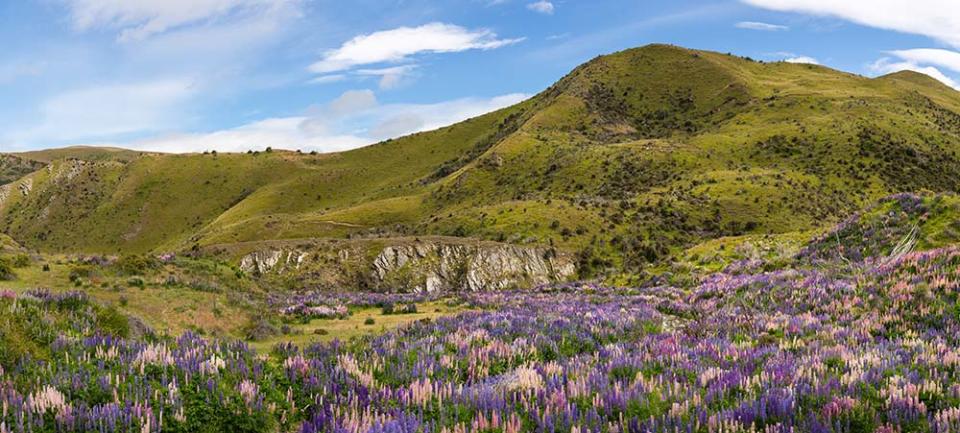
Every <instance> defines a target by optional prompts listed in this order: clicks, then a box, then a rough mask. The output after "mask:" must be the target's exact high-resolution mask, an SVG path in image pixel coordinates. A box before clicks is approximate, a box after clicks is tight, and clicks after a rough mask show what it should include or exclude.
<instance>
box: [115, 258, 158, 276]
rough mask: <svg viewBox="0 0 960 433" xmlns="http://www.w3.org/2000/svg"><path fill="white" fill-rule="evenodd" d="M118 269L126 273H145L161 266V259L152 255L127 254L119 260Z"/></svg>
mask: <svg viewBox="0 0 960 433" xmlns="http://www.w3.org/2000/svg"><path fill="white" fill-rule="evenodd" d="M115 266H116V267H117V270H119V271H120V272H121V273H123V274H125V275H144V274H146V273H147V271H150V270H154V269H157V268H159V267H160V261H158V260H157V259H155V258H153V257H150V256H141V255H126V256H123V257H120V259H119V260H117V262H116V264H115Z"/></svg>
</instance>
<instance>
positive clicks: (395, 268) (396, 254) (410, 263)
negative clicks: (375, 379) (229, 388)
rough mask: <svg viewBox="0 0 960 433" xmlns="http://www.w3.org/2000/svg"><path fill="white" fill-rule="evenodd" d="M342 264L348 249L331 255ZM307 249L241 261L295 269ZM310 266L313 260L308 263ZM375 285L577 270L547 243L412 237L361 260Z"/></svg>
mask: <svg viewBox="0 0 960 433" xmlns="http://www.w3.org/2000/svg"><path fill="white" fill-rule="evenodd" d="M336 256H337V257H338V258H339V263H337V264H325V265H324V266H340V267H344V266H345V265H346V264H347V262H348V261H350V260H351V257H353V256H357V255H356V254H351V253H349V252H348V251H347V250H340V251H338V252H337V255H336ZM306 257H308V254H307V253H305V252H302V251H293V250H290V251H287V250H268V251H258V252H254V253H251V254H249V255H247V256H245V257H244V258H243V259H242V260H241V262H240V266H241V268H242V269H243V270H244V271H245V272H249V273H253V274H255V275H266V274H271V273H272V274H282V273H284V272H290V271H296V270H299V269H300V268H301V265H303V264H304V259H305V258H306ZM307 265H308V266H309V265H313V263H308V264H307ZM361 266H365V267H367V268H368V272H369V275H370V277H371V280H373V281H374V282H375V284H376V285H378V286H380V287H382V288H385V289H391V290H411V291H428V292H435V291H446V290H472V291H481V290H503V289H508V288H512V287H529V286H533V285H537V284H544V283H549V282H553V281H562V280H565V279H567V278H569V277H570V276H572V275H574V273H575V272H576V267H575V265H574V263H573V260H572V259H571V258H570V257H569V256H567V255H564V254H554V253H553V252H552V251H550V250H548V249H546V248H530V247H521V246H515V245H508V244H494V243H479V242H477V243H461V242H458V243H451V242H435V241H430V242H416V243H412V244H409V243H408V244H400V245H388V246H386V247H383V248H382V249H381V251H380V252H379V253H378V254H377V255H376V257H375V258H374V259H373V260H372V262H368V263H363V264H361Z"/></svg>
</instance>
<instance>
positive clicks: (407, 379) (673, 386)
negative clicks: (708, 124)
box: [0, 195, 960, 433]
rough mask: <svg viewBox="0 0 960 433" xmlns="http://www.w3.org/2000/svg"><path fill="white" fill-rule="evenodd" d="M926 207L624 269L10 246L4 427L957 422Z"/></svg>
mask: <svg viewBox="0 0 960 433" xmlns="http://www.w3.org/2000/svg"><path fill="white" fill-rule="evenodd" d="M942 204H943V203H942V200H941V199H937V198H935V197H918V196H909V195H902V196H895V197H892V198H890V199H888V200H885V201H883V202H881V203H880V204H878V205H877V207H875V208H872V209H869V210H867V211H865V212H863V213H861V214H859V215H857V216H856V217H855V218H851V219H850V220H848V221H847V222H845V223H844V224H842V225H840V226H838V227H837V228H836V229H835V230H834V231H832V232H829V233H826V234H825V235H823V236H821V237H818V238H816V239H814V240H813V241H810V242H808V243H806V244H804V245H803V246H802V247H801V248H786V247H784V248H776V247H774V246H772V245H774V244H777V242H776V241H775V240H773V239H767V240H765V241H764V240H763V239H728V240H724V241H718V242H716V243H715V244H716V245H713V246H712V247H710V246H702V247H700V248H697V249H694V250H692V251H690V252H689V257H687V260H688V261H689V263H687V264H686V265H681V264H677V265H676V266H675V268H676V269H679V268H681V267H683V266H687V267H699V268H700V269H702V270H703V271H698V272H691V273H690V274H689V275H687V276H685V277H681V276H678V275H673V276H671V277H670V278H667V277H664V278H659V279H657V280H656V281H653V280H652V281H651V283H650V284H646V285H642V286H639V287H611V286H606V285H602V284H592V283H569V284H553V285H546V286H542V287H538V288H536V289H533V290H527V291H490V292H465V293H457V294H440V293H411V294H383V293H362V292H342V293H334V292H329V291H312V292H310V291H305V292H277V291H268V290H267V291H265V290H263V288H261V287H256V286H255V284H253V282H252V281H250V280H249V278H246V277H243V276H242V275H239V274H237V272H236V270H234V269H230V268H229V267H228V266H226V267H225V265H222V264H217V263H212V262H207V261H205V259H201V258H174V257H162V258H157V259H156V260H158V261H157V262H154V261H153V260H151V259H149V258H142V257H141V258H139V259H137V258H124V257H122V258H119V259H116V260H110V261H108V262H102V263H100V262H98V259H94V258H84V259H80V258H76V257H74V258H67V257H60V258H47V259H45V261H46V263H45V264H46V265H47V268H46V270H45V268H44V265H43V264H41V263H43V262H37V263H31V262H30V260H31V259H29V258H28V259H25V260H24V259H14V260H13V262H14V263H13V265H14V266H13V271H14V272H19V274H18V277H19V278H21V279H20V280H18V281H19V282H15V283H0V284H2V285H4V286H6V285H8V284H9V287H14V288H15V289H16V290H4V291H0V311H3V312H4V314H2V315H0V349H2V350H0V407H2V408H3V410H2V412H0V432H2V433H8V432H17V433H23V432H86V431H102V432H133V431H140V432H168V431H169V432H223V431H231V432H288V431H299V432H303V433H314V432H327V433H334V432H336V433H378V432H397V433H414V432H418V433H419V432H433V433H459V432H464V433H466V432H497V433H516V432H544V433H546V432H551V433H552V432H571V433H572V432H577V433H584V432H597V433H626V432H678V431H684V432H717V433H719V432H936V433H942V432H955V431H960V247H957V246H946V247H937V248H932V247H931V248H926V247H923V246H924V245H927V244H925V243H924V242H931V239H934V238H936V236H934V235H933V234H932V233H935V232H936V230H944V229H945V227H948V226H949V224H947V225H944V224H941V223H940V222H938V218H940V217H941V216H942V215H941V214H940V212H941V211H942V210H943V209H945V208H944V207H943V206H942ZM948 208H949V209H952V208H950V207H948ZM937 233H939V232H937ZM931 236H932V237H931ZM764 242H767V243H768V244H770V245H766V244H764ZM911 250H914V251H912V252H911ZM721 259H723V260H726V262H725V264H724V265H723V266H719V267H717V266H715V265H714V264H713V261H716V260H721ZM734 259H735V260H734ZM730 260H732V261H730ZM25 262H26V263H25ZM201 271H202V272H201ZM132 274H139V275H141V276H136V277H135V276H131V275H132ZM43 279H48V280H47V281H48V282H49V283H51V284H54V283H56V284H58V287H61V289H58V290H40V289H31V288H28V286H29V285H30V284H32V283H36V282H40V281H43ZM64 279H65V280H66V281H70V282H71V284H72V286H73V288H72V289H67V288H65V287H63V286H65V284H63V283H62V281H64ZM121 281H122V283H121ZM31 282H32V283H31ZM227 287H231V289H229V290H228V289H226V288H227ZM121 296H123V297H124V299H126V301H121V300H120V297H121ZM150 298H155V299H153V300H151V301H148V299H150ZM191 305H192V306H193V307H195V308H196V309H195V310H192V311H191V310H189V308H190V307H189V306H191ZM211 305H212V306H211ZM181 306H184V308H187V309H186V310H184V312H183V316H163V315H162V314H161V315H159V316H158V317H161V318H163V319H161V320H157V321H156V322H155V323H150V324H137V322H136V321H129V320H128V319H127V316H126V314H128V313H133V312H135V311H140V310H142V311H144V312H147V313H150V314H153V313H152V312H150V310H151V309H152V308H158V309H160V311H167V310H168V309H172V310H173V311H176V310H177V309H178V308H180V307H181ZM208 308H209V309H210V315H209V317H211V318H212V319H209V320H210V322H203V323H202V324H201V325H202V326H201V325H198V323H200V322H190V320H193V319H192V318H193V317H207V316H206V311H207V309H208ZM214 308H216V310H218V311H219V313H217V312H215V311H213V309H214ZM240 311H247V314H246V315H245V316H244V319H243V320H238V319H237V318H236V317H232V316H231V315H232V314H234V313H235V312H240ZM164 317H165V318H164ZM164 320H167V321H168V322H165V323H167V325H165V326H167V327H166V328H164V327H163V326H164V325H163V323H164V322H163V321H164ZM204 320H207V319H204ZM217 320H222V322H218V321H217ZM228 322H230V323H234V324H233V325H229V326H228V325H225V324H226V323H228ZM177 323H188V324H190V325H189V326H184V325H182V324H181V325H176V324H177ZM216 323H223V324H224V325H222V330H218V329H214V324H216ZM150 325H161V326H158V327H157V328H156V329H162V330H163V331H165V332H163V331H161V332H151V329H150V328H151V326H150ZM192 327H196V328H197V329H192V330H191V328H192ZM178 330H185V332H183V333H180V332H176V331H178ZM200 331H203V332H204V333H205V334H206V335H204V336H201V335H199V333H200ZM169 335H179V337H172V336H169ZM238 336H239V337H241V338H244V339H248V340H252V341H254V342H253V343H251V344H247V343H244V342H242V341H239V340H238V338H237V337H238Z"/></svg>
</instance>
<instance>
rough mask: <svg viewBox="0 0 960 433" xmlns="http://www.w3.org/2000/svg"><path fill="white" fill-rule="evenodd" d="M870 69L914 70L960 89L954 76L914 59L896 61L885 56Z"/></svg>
mask: <svg viewBox="0 0 960 433" xmlns="http://www.w3.org/2000/svg"><path fill="white" fill-rule="evenodd" d="M870 69H871V70H872V71H874V72H876V73H878V74H889V73H893V72H900V71H913V72H919V73H921V74H925V75H928V76H930V77H933V78H935V79H937V80H939V81H940V82H941V83H943V84H946V85H948V86H950V87H953V88H954V89H957V90H960V83H958V82H957V81H956V80H954V79H953V78H950V77H948V76H947V75H946V74H944V73H943V72H942V71H940V70H939V69H937V68H936V67H934V66H922V65H919V64H917V63H916V62H913V61H909V60H907V61H896V60H893V59H891V58H889V57H884V58H882V59H880V60H877V61H876V62H874V63H873V64H871V65H870Z"/></svg>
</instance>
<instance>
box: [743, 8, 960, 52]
mask: <svg viewBox="0 0 960 433" xmlns="http://www.w3.org/2000/svg"><path fill="white" fill-rule="evenodd" d="M742 1H743V2H744V3H747V4H750V5H754V6H758V7H761V8H765V9H771V10H777V11H784V12H800V13H806V14H813V15H821V16H830V17H836V18H841V19H844V20H848V21H852V22H855V23H857V24H861V25H865V26H870V27H877V28H881V29H887V30H895V31H898V32H904V33H913V34H919V35H924V36H928V37H931V38H934V39H937V40H940V41H942V42H945V43H947V44H950V45H953V46H955V47H960V1H956V0H912V1H904V0H742Z"/></svg>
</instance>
